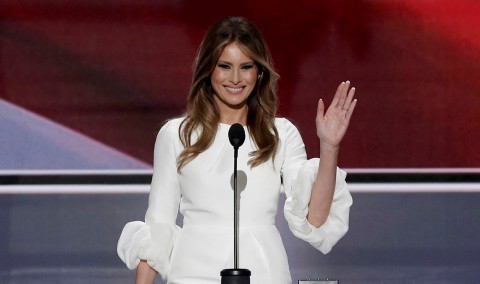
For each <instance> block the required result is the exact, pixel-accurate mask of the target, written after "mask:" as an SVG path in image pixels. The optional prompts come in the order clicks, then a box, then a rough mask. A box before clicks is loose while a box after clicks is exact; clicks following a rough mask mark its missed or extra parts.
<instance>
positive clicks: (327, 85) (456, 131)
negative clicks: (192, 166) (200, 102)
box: [0, 0, 480, 168]
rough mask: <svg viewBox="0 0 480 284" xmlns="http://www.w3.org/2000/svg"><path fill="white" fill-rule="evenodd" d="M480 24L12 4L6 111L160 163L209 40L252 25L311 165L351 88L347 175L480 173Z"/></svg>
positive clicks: (2, 41) (474, 16) (1, 92)
mask: <svg viewBox="0 0 480 284" xmlns="http://www.w3.org/2000/svg"><path fill="white" fill-rule="evenodd" d="M479 14H480V4H478V2H476V1H468V0H461V1H445V0H443V1H416V0H408V1H353V0H341V1H338V0H337V1H335V0H330V1H314V0H297V1H295V2H292V1H283V0H282V1H262V2H260V1H254V0H244V1H235V2H229V1H218V0H213V1H174V0H170V1H141V0H108V1H91V0H84V1H73V0H64V1H47V0H37V1H33V0H32V1H13V0H3V1H2V2H1V3H0V98H2V99H5V100H7V101H9V102H12V103H14V104H17V105H19V106H22V107H24V108H27V109H29V110H31V111H33V112H36V113H38V114H40V115H43V116H45V117H47V118H49V119H52V120H54V121H56V122H58V123H61V124H63V125H66V126H68V127H70V128H72V129H75V130H77V131H80V132H82V133H84V134H86V135H88V136H90V137H92V138H94V139H96V140H99V141H101V142H103V143H105V144H108V145H111V146H112V147H115V148H117V149H119V150H121V151H123V152H125V153H127V154H130V155H132V156H134V157H137V158H139V159H141V160H143V161H146V162H148V163H151V161H152V153H153V143H154V139H155V135H156V132H157V131H158V128H159V126H160V125H161V123H162V121H163V120H164V119H166V118H169V117H172V116H177V115H180V114H181V113H182V111H183V109H184V105H185V101H186V94H187V91H188V88H189V83H190V80H191V66H192V62H193V59H194V55H195V51H196V48H197V46H198V44H199V42H200V40H201V38H202V36H203V33H204V32H205V30H206V29H207V27H208V26H210V25H211V24H212V23H213V22H215V21H217V20H219V19H221V18H223V17H225V16H231V15H242V16H245V17H247V18H249V19H251V20H252V21H253V22H255V23H256V24H257V25H258V26H259V27H260V29H261V30H262V31H263V34H264V35H265V38H266V39H267V42H268V44H269V47H270V50H271V52H272V54H273V57H274V60H275V66H276V68H277V69H278V72H279V73H280V75H281V79H280V93H279V96H280V115H281V116H286V117H288V118H290V119H291V120H292V121H293V122H294V123H295V124H297V126H298V127H299V129H300V131H301V133H302V135H303V137H304V140H305V143H306V145H307V150H308V152H309V156H317V155H318V141H317V139H316V137H315V127H314V118H315V110H316V103H317V101H318V98H320V97H321V98H323V99H324V100H325V101H327V102H329V101H330V100H331V98H332V97H333V93H334V91H335V89H336V87H337V85H338V84H339V83H340V82H341V81H344V80H350V81H352V83H353V85H354V86H355V87H356V88H357V98H358V105H357V109H356V111H355V115H354V117H353V121H352V123H351V125H350V129H349V132H348V134H347V137H346V138H345V140H344V142H343V144H342V151H341V157H340V166H342V167H347V168H352V167H361V168H377V167H386V168H397V167H479V166H480V152H479V151H478V149H477V144H478V142H477V141H478V140H479V136H480V134H479V131H478V128H479V127H478V125H479V121H480V114H479V110H480V80H479V78H480V29H479V27H480V17H479V16H478V15H479ZM1 135H8V134H6V133H1V134H0V139H1Z"/></svg>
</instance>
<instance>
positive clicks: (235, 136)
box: [228, 123, 245, 148]
mask: <svg viewBox="0 0 480 284" xmlns="http://www.w3.org/2000/svg"><path fill="white" fill-rule="evenodd" d="M228 140H230V144H232V146H233V147H235V148H238V147H240V146H242V145H243V142H245V130H244V129H243V126H242V125H241V124H240V123H234V124H232V126H230V129H229V130H228Z"/></svg>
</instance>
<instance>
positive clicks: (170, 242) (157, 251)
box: [117, 221, 179, 280]
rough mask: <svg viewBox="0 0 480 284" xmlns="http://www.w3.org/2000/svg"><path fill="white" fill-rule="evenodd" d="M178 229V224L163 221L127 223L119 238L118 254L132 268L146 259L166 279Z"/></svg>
mask: <svg viewBox="0 0 480 284" xmlns="http://www.w3.org/2000/svg"><path fill="white" fill-rule="evenodd" d="M178 231H179V228H178V227H177V226H172V225H167V224H163V223H153V224H145V223H144V222H141V221H134V222H130V223H127V224H126V225H125V227H124V228H123V231H122V234H121V235H120V239H119V240H118V245H117V253H118V256H119V257H120V259H121V260H122V261H123V262H125V264H126V265H127V267H128V268H129V269H132V270H133V269H135V268H136V267H137V265H138V263H140V260H146V261H147V263H148V265H149V266H150V267H152V268H153V269H155V270H156V271H157V272H158V273H159V274H160V275H161V277H162V279H163V280H166V278H167V274H168V270H169V268H170V255H171V253H172V250H173V246H174V244H175V240H176V238H177V235H178Z"/></svg>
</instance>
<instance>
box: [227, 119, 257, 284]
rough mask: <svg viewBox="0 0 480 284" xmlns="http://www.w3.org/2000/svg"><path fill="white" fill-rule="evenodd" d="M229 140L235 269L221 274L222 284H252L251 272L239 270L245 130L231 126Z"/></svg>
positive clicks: (237, 126) (234, 125)
mask: <svg viewBox="0 0 480 284" xmlns="http://www.w3.org/2000/svg"><path fill="white" fill-rule="evenodd" d="M228 140H230V144H232V146H233V150H234V159H233V193H234V194H233V196H234V197H233V212H234V213H233V215H234V217H233V218H234V220H233V224H234V226H233V242H234V253H233V254H234V261H233V263H234V268H233V269H231V268H230V269H223V270H222V271H221V272H220V276H221V277H222V279H221V283H220V284H250V275H251V272H250V270H248V269H244V268H238V239H239V237H238V226H239V218H240V217H239V211H240V210H239V209H240V208H239V206H238V205H239V204H238V202H239V196H238V189H237V157H238V148H239V147H240V146H242V145H243V142H245V130H244V129H243V126H242V125H241V124H239V123H235V124H233V125H232V126H230V129H229V130H228Z"/></svg>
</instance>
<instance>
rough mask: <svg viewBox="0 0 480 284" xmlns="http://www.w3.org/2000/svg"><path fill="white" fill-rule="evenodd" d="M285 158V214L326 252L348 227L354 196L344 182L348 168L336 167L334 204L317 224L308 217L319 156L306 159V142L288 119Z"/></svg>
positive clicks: (298, 232) (306, 238) (296, 232)
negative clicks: (319, 223) (322, 222)
mask: <svg viewBox="0 0 480 284" xmlns="http://www.w3.org/2000/svg"><path fill="white" fill-rule="evenodd" d="M286 130H287V131H286V136H285V140H284V143H285V145H284V146H285V147H286V148H285V159H284V163H283V166H282V178H283V186H284V190H285V195H286V201H285V206H284V214H285V218H286V220H287V222H288V226H289V228H290V230H291V231H292V233H293V234H294V235H295V236H296V237H298V238H300V239H302V240H304V241H307V242H308V243H310V244H311V245H312V246H313V247H315V248H316V249H318V250H319V251H321V252H322V253H324V254H327V253H329V252H330V251H331V249H332V247H333V246H334V245H335V244H336V243H337V242H338V241H339V240H340V239H341V238H342V237H343V236H344V235H345V234H346V232H347V231H348V222H349V213H350V207H351V205H352V196H351V194H350V192H349V190H348V186H347V183H346V182H345V178H346V173H345V171H343V170H341V169H339V168H337V172H336V181H335V191H334V196H333V202H332V206H331V208H330V213H329V215H328V217H327V220H326V222H325V223H324V224H323V225H321V226H320V227H318V228H317V227H315V226H313V225H312V224H310V223H309V222H308V220H307V214H308V204H309V202H310V196H311V192H312V186H313V183H314V181H315V179H316V176H317V172H318V165H319V161H320V160H319V159H318V158H314V159H310V160H307V158H306V153H305V146H304V144H303V141H302V138H301V136H300V133H299V132H298V130H297V128H296V127H295V126H294V125H293V124H291V123H290V122H288V123H287V127H286Z"/></svg>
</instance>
